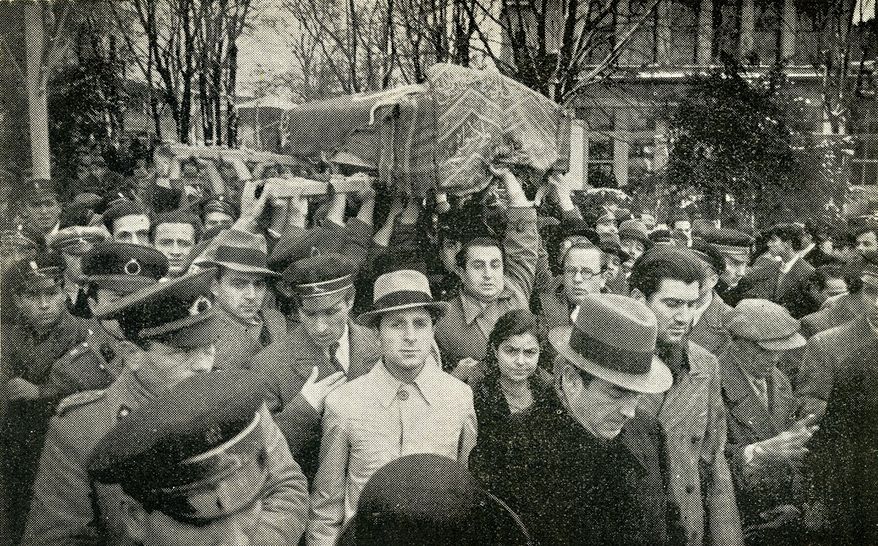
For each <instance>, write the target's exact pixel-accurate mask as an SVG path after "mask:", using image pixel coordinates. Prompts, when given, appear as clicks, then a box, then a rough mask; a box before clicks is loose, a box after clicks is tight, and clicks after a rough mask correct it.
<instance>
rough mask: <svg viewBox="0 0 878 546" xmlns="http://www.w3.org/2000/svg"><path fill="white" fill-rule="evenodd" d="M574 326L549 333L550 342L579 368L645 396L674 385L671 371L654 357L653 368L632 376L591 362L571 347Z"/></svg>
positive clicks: (660, 391) (558, 328)
mask: <svg viewBox="0 0 878 546" xmlns="http://www.w3.org/2000/svg"><path fill="white" fill-rule="evenodd" d="M572 331H573V326H560V327H557V328H553V329H551V330H550V331H549V342H550V343H551V344H552V347H554V348H555V350H556V351H557V352H558V354H560V355H561V356H563V357H564V358H565V359H567V360H568V361H569V362H570V363H572V364H573V365H574V366H576V367H577V368H579V369H581V370H583V371H586V372H588V373H590V374H591V375H593V376H595V377H599V378H601V379H603V380H604V381H609V382H610V383H612V384H614V385H616V386H618V387H622V388H623V389H628V390H630V391H635V392H640V393H644V394H657V393H662V392H665V391H667V390H668V389H670V388H671V385H672V384H673V383H674V377H673V375H671V370H670V369H669V368H668V367H667V366H666V365H665V363H664V362H662V360H661V359H660V358H659V357H657V356H655V355H653V356H652V366H650V369H649V371H648V372H646V373H644V374H630V373H624V372H619V371H616V370H611V369H610V368H607V367H605V366H601V365H600V364H598V363H597V362H594V361H592V360H589V359H587V358H585V357H583V356H582V355H581V354H579V353H577V352H576V351H574V350H573V349H572V348H571V347H570V333H571V332H572Z"/></svg>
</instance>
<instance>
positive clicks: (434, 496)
mask: <svg viewBox="0 0 878 546" xmlns="http://www.w3.org/2000/svg"><path fill="white" fill-rule="evenodd" d="M338 544H339V545H340V546H354V545H361V546H362V545H375V546H378V545H384V544H419V545H425V546H432V545H437V546H438V545H445V544H455V545H459V546H476V545H483V544H509V545H525V544H531V539H530V536H529V535H528V532H527V529H526V528H525V527H524V525H523V524H522V523H521V520H520V519H519V517H518V516H517V515H516V514H515V513H514V512H513V511H512V510H510V509H509V507H508V506H506V504H504V503H503V502H502V501H501V500H499V499H498V498H497V497H495V496H494V495H491V494H490V493H488V492H486V491H485V490H484V489H482V488H481V487H479V485H478V483H477V482H476V480H475V479H474V478H473V477H472V475H471V474H470V473H469V472H468V471H467V470H466V468H464V467H463V466H462V465H461V464H460V463H458V462H457V461H453V460H451V459H449V458H447V457H441V456H439V455H434V454H427V453H423V454H417V455H407V456H405V457H401V458H399V459H396V460H394V461H391V462H389V463H387V464H386V465H384V466H383V467H381V468H379V469H378V471H377V472H375V474H373V475H372V477H371V478H370V479H369V481H368V482H367V483H366V485H365V486H364V487H363V492H362V494H361V495H360V500H359V502H358V506H357V513H356V514H355V515H354V517H353V518H352V519H351V520H350V522H348V524H347V526H346V527H345V529H344V531H343V532H342V534H341V537H339V541H338Z"/></svg>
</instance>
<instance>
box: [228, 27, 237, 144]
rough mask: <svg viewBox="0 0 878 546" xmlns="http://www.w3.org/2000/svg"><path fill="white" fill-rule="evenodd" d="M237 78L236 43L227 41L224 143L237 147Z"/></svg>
mask: <svg viewBox="0 0 878 546" xmlns="http://www.w3.org/2000/svg"><path fill="white" fill-rule="evenodd" d="M237 78H238V45H237V43H236V41H234V40H232V41H230V43H229V80H228V84H227V86H226V131H227V135H226V144H228V146H229V148H237V147H238V109H237V108H236V107H235V87H236V80H237Z"/></svg>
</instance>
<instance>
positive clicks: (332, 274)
mask: <svg viewBox="0 0 878 546" xmlns="http://www.w3.org/2000/svg"><path fill="white" fill-rule="evenodd" d="M283 281H284V285H285V286H286V287H289V289H290V291H291V292H292V300H293V305H294V307H295V311H294V314H293V318H294V319H295V320H296V324H295V325H294V326H293V327H292V328H291V329H290V331H289V332H287V333H285V334H283V335H282V336H280V337H278V338H277V339H275V340H274V341H272V342H271V344H269V345H268V346H267V347H265V348H264V349H263V350H261V351H260V352H259V353H257V354H256V355H254V356H253V358H252V359H251V361H250V362H249V363H247V364H245V366H246V367H250V368H258V369H260V370H262V371H263V372H264V373H265V377H266V381H267V383H266V384H267V386H266V390H267V396H268V397H269V400H270V402H269V407H271V408H272V411H274V412H276V413H275V418H276V419H277V422H278V425H279V426H280V428H281V430H282V431H283V432H284V435H285V436H286V438H287V441H288V442H289V446H290V450H291V451H292V453H293V455H294V456H295V457H296V460H297V461H298V462H299V464H300V465H301V466H302V471H303V472H304V473H305V476H307V477H308V479H309V481H311V480H312V479H313V477H314V474H315V473H316V472H317V466H318V453H319V451H320V416H321V415H322V414H323V402H324V399H325V398H326V395H327V394H329V393H330V392H331V391H332V390H333V389H334V388H336V387H338V386H339V385H340V384H342V383H343V382H344V381H346V380H350V379H355V378H357V377H359V376H361V375H363V374H365V373H367V372H368V371H369V370H371V369H372V367H373V366H374V365H375V364H376V363H377V362H378V361H379V360H380V358H381V349H380V347H379V345H378V340H377V338H376V336H375V333H374V331H372V329H370V328H367V327H364V326H361V325H359V324H356V323H354V322H353V321H352V320H351V317H350V312H351V309H352V308H353V305H354V297H355V295H356V290H355V289H354V264H353V263H352V262H351V261H350V260H349V259H347V258H346V257H344V256H342V255H340V254H325V255H318V256H313V257H310V258H305V259H302V260H299V261H297V262H295V263H293V264H292V265H290V266H289V267H288V268H287V269H286V270H285V271H284V274H283Z"/></svg>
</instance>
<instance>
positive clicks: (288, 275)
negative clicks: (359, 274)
mask: <svg viewBox="0 0 878 546" xmlns="http://www.w3.org/2000/svg"><path fill="white" fill-rule="evenodd" d="M355 271H356V267H355V266H354V263H353V262H352V261H350V260H349V259H347V258H346V257H344V256H342V255H341V254H335V253H331V254H318V255H315V256H311V257H308V258H304V259H302V260H298V261H297V262H295V263H293V264H292V265H290V266H289V267H287V268H286V270H284V273H283V279H284V281H285V282H286V283H288V284H290V285H291V286H292V289H293V292H295V294H296V296H297V297H299V298H309V297H317V296H329V295H332V294H338V293H341V292H344V291H345V290H347V289H348V288H349V287H351V286H353V284H354V273H355Z"/></svg>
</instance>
